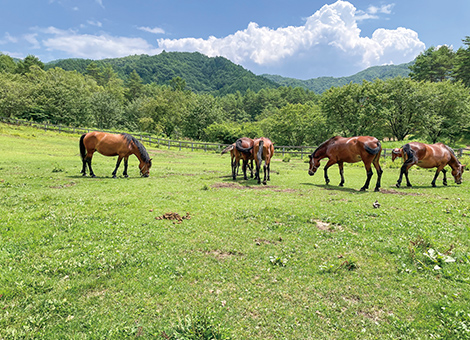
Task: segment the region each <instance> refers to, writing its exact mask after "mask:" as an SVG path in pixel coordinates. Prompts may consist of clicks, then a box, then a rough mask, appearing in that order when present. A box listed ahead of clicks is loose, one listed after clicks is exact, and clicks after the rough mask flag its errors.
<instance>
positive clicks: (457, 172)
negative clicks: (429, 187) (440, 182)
mask: <svg viewBox="0 0 470 340" xmlns="http://www.w3.org/2000/svg"><path fill="white" fill-rule="evenodd" d="M464 169H465V165H462V164H460V163H459V164H458V165H457V166H456V167H455V168H453V169H452V176H454V180H455V183H457V184H462V174H463V171H464Z"/></svg>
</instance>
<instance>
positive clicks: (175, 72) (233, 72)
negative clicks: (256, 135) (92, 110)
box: [45, 51, 279, 96]
mask: <svg viewBox="0 0 470 340" xmlns="http://www.w3.org/2000/svg"><path fill="white" fill-rule="evenodd" d="M92 63H93V64H95V65H96V67H99V68H106V67H111V68H112V70H113V71H114V72H116V74H117V76H118V77H119V78H121V79H123V80H127V79H128V78H129V77H130V75H131V73H132V72H133V71H135V72H137V74H138V75H139V77H140V78H141V79H142V82H143V83H144V84H151V83H155V84H158V85H167V84H169V82H170V81H171V80H172V79H173V78H176V77H180V78H182V79H184V80H185V82H186V86H187V88H188V89H189V90H191V91H193V92H197V93H210V94H213V95H215V96H223V95H226V94H229V93H235V92H237V91H240V92H242V93H244V92H246V90H248V89H250V90H252V91H255V92H258V91H259V90H261V89H264V88H276V87H279V85H278V84H277V83H275V82H273V81H271V80H269V79H266V78H264V77H261V76H257V75H255V74H254V73H252V72H250V71H248V70H246V69H244V68H243V67H242V66H239V65H236V64H234V63H232V62H231V61H229V60H228V59H226V58H223V57H215V58H209V57H207V56H205V55H203V54H201V53H198V52H194V53H187V52H165V51H163V52H162V53H160V54H158V55H154V56H148V55H134V56H129V57H125V58H114V59H104V60H98V61H93V60H90V59H64V60H58V61H54V62H50V63H47V64H45V69H46V70H48V69H50V68H54V67H60V68H62V69H64V70H66V71H78V72H80V73H82V74H85V73H86V72H87V68H88V67H89V65H90V64H92Z"/></svg>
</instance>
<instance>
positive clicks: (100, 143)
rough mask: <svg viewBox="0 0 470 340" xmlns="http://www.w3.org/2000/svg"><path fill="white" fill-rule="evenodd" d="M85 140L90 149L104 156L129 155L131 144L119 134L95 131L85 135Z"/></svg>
mask: <svg viewBox="0 0 470 340" xmlns="http://www.w3.org/2000/svg"><path fill="white" fill-rule="evenodd" d="M83 142H84V144H85V146H86V148H87V150H89V151H95V150H96V151H98V152H99V153H101V154H102V155H104V156H117V155H120V154H123V155H127V154H128V153H129V146H128V143H127V142H126V140H125V138H123V136H122V135H119V134H112V133H106V132H99V131H93V132H89V133H87V134H86V135H85V138H84V139H83Z"/></svg>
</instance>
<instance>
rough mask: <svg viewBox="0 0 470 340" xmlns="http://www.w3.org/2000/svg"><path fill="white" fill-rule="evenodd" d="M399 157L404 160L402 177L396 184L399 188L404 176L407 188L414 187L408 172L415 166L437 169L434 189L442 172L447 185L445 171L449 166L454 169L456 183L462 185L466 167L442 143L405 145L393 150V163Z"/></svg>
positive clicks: (433, 184) (401, 170)
mask: <svg viewBox="0 0 470 340" xmlns="http://www.w3.org/2000/svg"><path fill="white" fill-rule="evenodd" d="M397 157H403V160H404V162H403V165H402V167H401V169H400V177H398V181H397V184H396V186H397V188H399V187H400V185H401V181H402V178H403V175H405V177H406V186H407V187H411V186H412V185H411V183H410V180H409V179H408V170H409V169H410V168H411V167H412V166H413V165H415V164H416V165H417V166H419V167H421V168H437V170H436V174H435V175H434V179H433V180H432V182H431V185H432V186H433V187H435V186H436V180H437V177H438V176H439V173H440V172H441V171H442V173H443V174H444V179H443V184H444V185H447V178H446V172H447V170H446V169H444V167H445V166H446V165H449V166H450V167H451V168H452V176H454V179H455V183H457V184H461V183H462V174H463V170H464V165H462V164H460V162H459V160H458V159H457V157H456V156H455V153H454V151H453V150H452V149H451V148H449V147H448V146H447V145H444V144H442V143H436V144H432V145H429V144H424V143H418V142H412V143H408V144H405V145H403V146H402V147H401V148H397V149H393V151H392V161H394V160H395V158H397Z"/></svg>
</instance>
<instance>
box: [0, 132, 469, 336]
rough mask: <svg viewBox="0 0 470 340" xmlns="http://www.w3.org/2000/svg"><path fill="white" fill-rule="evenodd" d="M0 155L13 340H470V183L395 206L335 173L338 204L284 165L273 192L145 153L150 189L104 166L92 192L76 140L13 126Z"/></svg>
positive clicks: (0, 136)
mask: <svg viewBox="0 0 470 340" xmlns="http://www.w3.org/2000/svg"><path fill="white" fill-rule="evenodd" d="M0 145H1V147H2V157H1V158H0V195H1V204H0V338H6V339H7V338H15V337H16V338H24V337H26V338H28V337H29V338H47V339H54V338H115V339H120V338H124V337H137V336H138V337H143V338H162V339H164V338H165V336H171V335H172V334H174V332H176V331H177V330H179V329H181V328H184V327H189V326H195V325H196V326H198V327H199V326H200V325H206V326H207V327H208V328H211V329H220V330H221V332H220V333H219V334H222V335H224V336H227V335H228V336H230V337H232V338H235V339H319V338H327V339H328V338H329V339H338V338H362V339H368V338H401V339H407V338H409V339H416V338H432V337H434V338H439V337H440V338H458V337H459V336H460V337H461V338H468V337H469V334H468V327H470V321H469V316H468V313H469V310H468V306H469V305H470V290H469V283H470V270H469V269H470V258H469V256H470V251H469V245H470V242H469V231H470V223H469V222H470V204H469V203H468V202H469V199H470V193H469V184H468V181H469V180H470V179H469V180H467V175H468V174H467V173H465V174H464V183H463V184H462V185H460V186H457V185H456V184H454V183H453V181H449V186H448V187H444V186H442V181H441V179H439V180H438V182H437V184H438V187H437V188H432V187H431V184H430V183H431V181H432V177H433V173H434V172H433V171H426V170H418V169H413V170H411V171H410V180H411V181H412V183H413V185H414V186H413V188H400V189H397V188H395V187H394V184H395V183H396V180H397V178H398V173H399V169H398V167H399V165H398V166H396V167H395V168H391V167H389V166H388V165H386V166H385V172H384V176H383V178H382V183H383V185H382V192H380V193H374V192H373V191H369V192H359V188H360V187H362V185H363V184H364V181H365V177H366V174H365V170H364V168H363V167H361V166H346V167H345V174H344V175H345V179H346V182H345V186H344V187H343V188H340V187H338V186H337V184H338V183H339V181H340V177H339V173H338V169H337V167H335V166H334V167H332V168H331V169H330V171H329V176H330V179H331V182H330V185H329V186H326V185H324V179H323V176H322V175H323V174H322V173H318V174H316V175H315V176H313V177H310V176H308V174H307V169H308V165H307V164H306V163H304V161H303V160H300V159H296V158H294V157H293V158H292V159H291V160H290V162H282V157H280V156H279V157H274V161H273V163H272V176H271V177H272V179H271V182H270V183H268V186H262V185H261V186H259V185H257V184H256V182H255V181H254V180H248V181H244V180H237V181H236V182H234V181H233V180H232V179H231V177H230V159H229V157H228V156H227V155H224V156H220V155H219V154H214V153H204V152H191V151H176V150H168V149H167V148H161V149H152V148H148V151H149V153H150V155H151V156H152V157H153V164H154V165H153V167H152V169H151V173H150V177H149V178H140V177H139V170H138V166H137V164H138V161H137V159H136V158H135V157H132V158H130V160H129V163H130V164H129V176H130V178H128V179H126V178H123V177H120V178H117V179H112V178H111V172H112V171H113V169H114V165H115V159H114V158H107V157H104V156H101V155H99V154H96V155H95V156H94V158H93V168H94V171H95V173H96V175H97V178H94V179H93V178H89V177H82V176H80V173H79V172H80V169H81V161H80V158H79V153H78V135H64V134H60V135H58V134H55V133H49V132H48V133H45V132H43V131H41V130H34V129H29V128H24V127H12V126H7V125H0ZM388 161H389V160H386V163H388ZM120 173H122V169H121V172H120ZM375 178H376V177H375V175H374V177H373V179H372V182H371V187H372V188H373V184H375ZM375 201H378V202H379V203H380V207H379V208H374V207H373V203H374V202H375ZM169 212H174V213H178V214H179V215H181V216H183V215H184V216H186V215H187V214H189V216H190V218H189V219H184V220H182V221H181V223H178V221H173V220H164V219H163V220H157V219H155V218H156V217H159V216H162V215H163V214H165V213H169ZM430 249H432V251H430ZM433 251H434V252H433ZM439 254H441V255H439ZM439 256H441V258H440V259H439V258H438V257H439ZM445 256H448V257H450V258H452V259H453V260H454V261H448V262H446V259H448V258H447V257H445ZM435 266H439V269H435ZM465 327H467V328H465Z"/></svg>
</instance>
